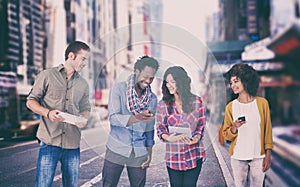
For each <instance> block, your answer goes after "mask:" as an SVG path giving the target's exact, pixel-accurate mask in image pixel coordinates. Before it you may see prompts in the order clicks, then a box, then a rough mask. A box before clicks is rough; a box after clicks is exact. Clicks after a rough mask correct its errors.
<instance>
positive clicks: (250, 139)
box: [231, 99, 265, 160]
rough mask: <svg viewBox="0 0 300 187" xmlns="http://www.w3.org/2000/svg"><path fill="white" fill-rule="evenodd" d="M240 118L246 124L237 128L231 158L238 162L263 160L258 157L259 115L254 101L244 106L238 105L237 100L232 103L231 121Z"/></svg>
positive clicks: (259, 147) (259, 143)
mask: <svg viewBox="0 0 300 187" xmlns="http://www.w3.org/2000/svg"><path fill="white" fill-rule="evenodd" d="M241 116H245V117H246V123H245V124H243V125H242V126H241V127H239V128H238V136H237V141H236V145H235V146H234V150H233V155H232V156H231V158H234V159H238V160H252V159H253V158H264V157H265V155H260V149H261V142H260V141H261V140H260V139H261V138H260V115H259V111H258V107H257V104H256V99H254V100H253V101H252V102H250V103H246V104H245V103H240V102H239V101H238V100H237V99H235V100H234V101H233V103H232V117H233V121H235V120H236V119H237V118H238V117H241Z"/></svg>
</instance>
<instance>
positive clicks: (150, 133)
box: [145, 97, 157, 147]
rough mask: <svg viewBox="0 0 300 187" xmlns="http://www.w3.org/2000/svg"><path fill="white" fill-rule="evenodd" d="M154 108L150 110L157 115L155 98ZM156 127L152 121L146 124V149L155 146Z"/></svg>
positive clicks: (154, 99) (155, 99) (153, 100)
mask: <svg viewBox="0 0 300 187" xmlns="http://www.w3.org/2000/svg"><path fill="white" fill-rule="evenodd" d="M152 103H153V104H152V106H151V108H150V110H151V111H153V113H156V109H157V98H156V97H155V98H153V99H152ZM154 125H155V120H152V121H150V122H148V123H147V124H146V132H145V136H146V147H150V146H153V145H154V143H155V142H154Z"/></svg>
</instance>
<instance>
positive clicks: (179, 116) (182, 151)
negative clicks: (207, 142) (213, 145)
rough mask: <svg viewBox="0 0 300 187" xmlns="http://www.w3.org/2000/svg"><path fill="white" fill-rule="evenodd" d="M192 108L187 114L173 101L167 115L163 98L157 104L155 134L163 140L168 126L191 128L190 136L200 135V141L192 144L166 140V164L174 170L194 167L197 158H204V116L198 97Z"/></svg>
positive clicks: (167, 131)
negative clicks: (170, 110) (169, 112)
mask: <svg viewBox="0 0 300 187" xmlns="http://www.w3.org/2000/svg"><path fill="white" fill-rule="evenodd" d="M193 108H194V109H193V111H192V112H191V113H189V114H187V113H179V112H178V110H177V108H176V104H175V103H174V105H173V111H172V114H171V115H169V114H168V109H167V105H166V103H165V102H164V101H163V100H161V101H160V102H159V104H158V106H157V112H156V129H157V135H158V137H159V138H160V139H161V140H162V141H164V139H163V138H162V135H163V134H169V130H168V126H177V127H188V128H190V129H191V132H192V136H196V135H200V136H201V139H200V141H199V142H198V143H196V144H193V145H187V144H184V143H183V142H182V141H177V142H172V143H168V142H166V155H165V160H166V164H167V166H168V167H170V168H172V169H174V170H183V171H185V170H188V169H192V168H195V167H196V166H197V160H199V159H201V158H205V150H204V145H203V135H204V125H205V116H204V107H203V105H202V101H201V98H200V97H196V99H195V101H194V102H193ZM164 142H165V141H164Z"/></svg>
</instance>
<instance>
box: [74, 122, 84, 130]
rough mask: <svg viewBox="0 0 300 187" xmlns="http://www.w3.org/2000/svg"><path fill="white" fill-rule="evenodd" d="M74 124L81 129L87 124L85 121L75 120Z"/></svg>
mask: <svg viewBox="0 0 300 187" xmlns="http://www.w3.org/2000/svg"><path fill="white" fill-rule="evenodd" d="M75 125H76V126H77V127H78V128H80V129H81V128H83V127H85V126H86V125H87V122H75Z"/></svg>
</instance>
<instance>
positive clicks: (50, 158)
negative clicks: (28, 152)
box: [35, 142, 80, 187]
mask: <svg viewBox="0 0 300 187" xmlns="http://www.w3.org/2000/svg"><path fill="white" fill-rule="evenodd" d="M58 161H60V163H61V172H62V183H63V186H64V187H77V186H78V175H79V164H80V149H79V148H77V149H63V148H61V147H56V146H51V145H47V144H45V143H43V142H41V143H40V151H39V157H38V161H37V169H36V185H35V186H36V187H51V186H52V182H53V178H54V174H55V169H56V166H57V163H58Z"/></svg>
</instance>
